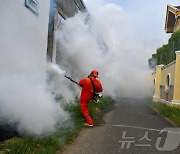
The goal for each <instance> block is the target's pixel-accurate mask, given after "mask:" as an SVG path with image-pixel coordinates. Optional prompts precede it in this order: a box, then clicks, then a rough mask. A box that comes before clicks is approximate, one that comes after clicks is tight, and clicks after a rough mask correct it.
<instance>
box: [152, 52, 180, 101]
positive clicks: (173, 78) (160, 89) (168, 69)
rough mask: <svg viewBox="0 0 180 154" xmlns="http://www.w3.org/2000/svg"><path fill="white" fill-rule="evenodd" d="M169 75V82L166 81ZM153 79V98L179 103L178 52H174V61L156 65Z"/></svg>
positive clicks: (179, 74) (179, 76)
mask: <svg viewBox="0 0 180 154" xmlns="http://www.w3.org/2000/svg"><path fill="white" fill-rule="evenodd" d="M168 77H169V83H168V80H167V79H168ZM152 79H153V80H152V82H153V83H154V81H155V86H154V87H155V88H154V96H153V100H154V101H155V102H157V101H161V100H164V101H167V102H172V103H176V104H180V52H179V51H178V52H176V61H173V62H172V63H170V64H168V65H166V66H164V65H158V66H157V67H156V72H155V73H153V74H152Z"/></svg>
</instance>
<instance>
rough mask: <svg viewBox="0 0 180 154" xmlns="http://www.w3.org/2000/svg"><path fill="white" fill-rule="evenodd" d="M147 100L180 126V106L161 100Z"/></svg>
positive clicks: (160, 112)
mask: <svg viewBox="0 0 180 154" xmlns="http://www.w3.org/2000/svg"><path fill="white" fill-rule="evenodd" d="M147 102H148V103H149V104H150V105H151V106H152V107H153V109H155V110H156V111H157V112H158V113H159V114H160V115H162V116H163V117H166V118H167V119H169V120H170V121H172V122H173V123H174V124H176V125H177V126H180V107H176V106H169V105H167V104H164V103H161V102H153V101H152V99H148V100H147Z"/></svg>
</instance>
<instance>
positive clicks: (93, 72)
mask: <svg viewBox="0 0 180 154" xmlns="http://www.w3.org/2000/svg"><path fill="white" fill-rule="evenodd" d="M91 74H93V75H94V76H95V77H96V78H98V74H99V73H98V71H97V70H93V71H92V72H91Z"/></svg>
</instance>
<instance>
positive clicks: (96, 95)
mask: <svg viewBox="0 0 180 154" xmlns="http://www.w3.org/2000/svg"><path fill="white" fill-rule="evenodd" d="M64 77H65V78H67V79H69V80H70V81H71V82H73V83H75V84H77V85H78V86H80V85H79V83H78V82H77V81H75V80H73V79H72V78H71V77H69V76H66V75H65V76H64ZM91 82H92V81H91ZM92 86H93V89H94V94H93V97H92V101H93V102H94V103H95V104H97V103H98V102H99V101H100V98H101V97H102V94H98V93H96V92H95V88H94V83H93V82H92Z"/></svg>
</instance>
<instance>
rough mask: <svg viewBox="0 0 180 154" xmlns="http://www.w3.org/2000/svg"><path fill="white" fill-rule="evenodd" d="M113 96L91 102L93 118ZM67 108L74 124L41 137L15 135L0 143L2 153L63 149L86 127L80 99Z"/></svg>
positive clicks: (35, 153) (32, 153)
mask: <svg viewBox="0 0 180 154" xmlns="http://www.w3.org/2000/svg"><path fill="white" fill-rule="evenodd" d="M111 102H112V98H111V97H109V96H106V97H103V98H101V101H100V102H99V103H98V104H94V103H93V102H90V103H89V111H90V115H91V116H92V118H94V117H95V116H96V114H97V113H98V112H100V110H101V109H104V108H105V107H106V106H107V105H108V104H109V103H111ZM65 110H66V111H67V112H69V113H70V115H71V120H72V123H73V125H72V126H64V127H60V128H59V129H58V130H57V131H56V132H52V133H51V134H49V135H46V136H40V137H37V136H36V137H14V138H12V139H9V140H6V141H4V142H1V143H0V154H44V153H47V154H55V153H57V152H58V151H62V150H63V148H64V146H65V145H66V144H70V143H72V142H73V139H74V138H75V137H76V136H77V134H78V132H79V131H80V130H81V129H82V128H83V127H84V123H85V119H84V116H83V115H82V113H81V110H80V105H79V100H77V101H76V102H74V103H69V104H67V105H66V106H65Z"/></svg>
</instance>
